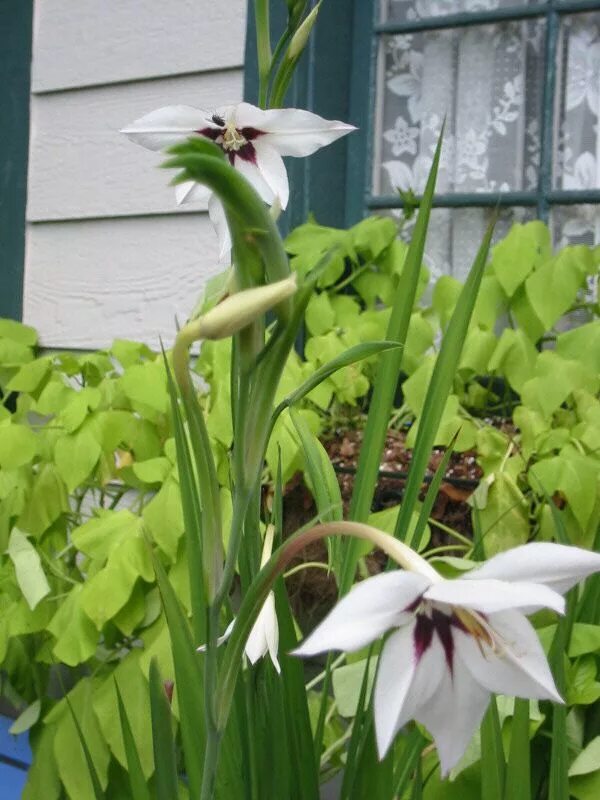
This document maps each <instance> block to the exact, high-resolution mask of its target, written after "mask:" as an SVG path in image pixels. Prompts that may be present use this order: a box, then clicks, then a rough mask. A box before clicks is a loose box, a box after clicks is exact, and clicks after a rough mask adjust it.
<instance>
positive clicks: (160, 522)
mask: <svg viewBox="0 0 600 800" xmlns="http://www.w3.org/2000/svg"><path fill="white" fill-rule="evenodd" d="M142 517H143V520H144V523H145V524H146V526H147V527H148V530H149V531H150V534H151V536H152V538H153V539H154V541H155V542H156V544H157V545H158V546H159V547H160V549H161V550H162V551H163V553H165V555H167V556H168V557H169V558H170V559H171V561H175V557H176V555H177V547H178V543H179V539H180V538H181V535H182V533H183V512H182V510H181V495H180V493H179V486H178V485H177V482H176V481H175V479H174V478H172V477H171V478H168V479H167V480H166V481H165V483H164V484H163V485H162V487H161V489H160V491H159V492H158V494H157V495H156V496H155V497H154V498H153V499H152V500H151V501H150V502H149V503H148V505H147V506H146V507H145V508H144V512H143V515H142Z"/></svg>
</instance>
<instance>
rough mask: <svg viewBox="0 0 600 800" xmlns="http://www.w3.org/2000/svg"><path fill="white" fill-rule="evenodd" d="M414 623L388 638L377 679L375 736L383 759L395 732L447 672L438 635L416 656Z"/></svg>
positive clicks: (412, 714)
mask: <svg viewBox="0 0 600 800" xmlns="http://www.w3.org/2000/svg"><path fill="white" fill-rule="evenodd" d="M414 637H415V625H414V623H413V624H411V625H405V626H404V627H402V628H400V630H398V631H396V632H394V633H392V635H391V636H390V637H389V639H388V640H387V641H386V643H385V645H384V647H383V650H382V653H381V658H380V660H379V669H378V671H377V679H376V682H375V696H374V712H375V736H376V739H377V751H378V753H379V758H383V757H384V756H385V754H386V753H387V751H388V749H389V747H390V745H391V744H392V742H393V740H394V737H395V735H396V734H397V733H398V731H399V730H400V728H402V727H403V726H404V725H406V723H407V722H408V721H409V720H410V719H412V718H413V717H414V716H415V712H416V710H417V709H418V708H420V706H421V705H423V704H424V703H427V702H428V701H429V699H430V698H431V696H432V695H433V693H434V692H435V690H436V689H437V687H438V686H439V684H440V681H441V680H442V677H443V674H444V672H445V671H446V664H445V658H444V651H443V648H442V645H441V643H440V641H439V639H438V637H437V636H434V637H433V639H432V640H431V644H430V646H429V647H428V648H427V650H425V652H424V653H423V654H422V656H421V658H418V657H417V653H416V650H415V638H414Z"/></svg>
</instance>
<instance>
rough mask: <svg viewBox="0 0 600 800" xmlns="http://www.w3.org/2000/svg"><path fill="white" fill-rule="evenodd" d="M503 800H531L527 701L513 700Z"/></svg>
mask: <svg viewBox="0 0 600 800" xmlns="http://www.w3.org/2000/svg"><path fill="white" fill-rule="evenodd" d="M504 800H531V752H530V748H529V700H523V699H521V698H518V697H517V698H515V712H514V715H513V719H512V728H511V736H510V751H509V754H508V764H507V767H506V784H505V787H504Z"/></svg>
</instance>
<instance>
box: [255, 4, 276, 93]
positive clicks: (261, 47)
mask: <svg viewBox="0 0 600 800" xmlns="http://www.w3.org/2000/svg"><path fill="white" fill-rule="evenodd" d="M254 19H255V21H256V55H257V60H258V105H259V106H260V107H261V108H266V106H267V94H268V90H269V73H270V70H271V59H272V56H271V32H270V29H269V0H254Z"/></svg>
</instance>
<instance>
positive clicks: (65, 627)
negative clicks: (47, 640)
mask: <svg viewBox="0 0 600 800" xmlns="http://www.w3.org/2000/svg"><path fill="white" fill-rule="evenodd" d="M82 592H83V585H80V586H75V587H73V589H71V591H70V592H69V596H68V597H67V599H66V600H65V601H64V602H63V603H62V604H61V605H60V607H59V609H58V611H57V612H56V614H55V615H54V616H53V617H52V619H51V620H50V623H49V624H48V630H49V631H50V633H52V634H53V635H54V636H55V637H56V642H55V644H54V647H53V653H54V655H55V656H56V658H57V659H58V660H59V661H62V662H63V663H64V664H67V665H68V666H70V667H74V666H76V665H77V664H81V663H83V662H84V661H87V660H88V658H90V657H91V656H92V655H93V654H94V653H95V651H96V647H97V645H98V631H97V630H96V626H95V625H94V623H93V622H92V621H91V619H90V618H89V617H88V616H87V614H85V613H84V611H83V609H82V608H81V593H82Z"/></svg>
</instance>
